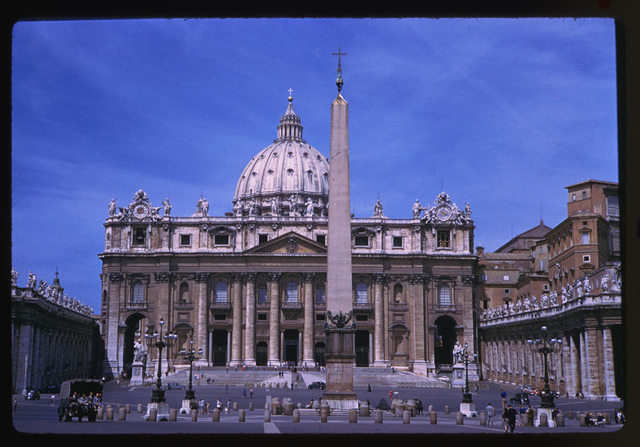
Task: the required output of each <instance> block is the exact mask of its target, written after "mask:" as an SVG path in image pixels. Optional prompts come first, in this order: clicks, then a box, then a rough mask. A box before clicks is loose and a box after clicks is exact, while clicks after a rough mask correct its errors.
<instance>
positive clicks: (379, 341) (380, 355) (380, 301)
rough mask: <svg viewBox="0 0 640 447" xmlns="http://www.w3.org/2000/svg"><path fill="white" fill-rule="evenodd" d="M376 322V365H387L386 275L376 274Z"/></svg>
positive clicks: (374, 362) (374, 363)
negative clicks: (385, 353)
mask: <svg viewBox="0 0 640 447" xmlns="http://www.w3.org/2000/svg"><path fill="white" fill-rule="evenodd" d="M374 279H375V287H374V293H375V298H374V299H375V316H374V318H375V322H374V328H375V329H374V332H375V335H374V351H375V356H374V361H373V365H374V366H376V367H385V366H387V362H385V359H384V297H383V294H382V285H383V282H384V277H383V276H382V275H376V276H375V278H374Z"/></svg>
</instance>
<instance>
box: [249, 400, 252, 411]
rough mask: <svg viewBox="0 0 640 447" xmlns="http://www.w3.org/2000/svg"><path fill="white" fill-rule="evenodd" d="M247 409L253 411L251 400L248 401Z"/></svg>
mask: <svg viewBox="0 0 640 447" xmlns="http://www.w3.org/2000/svg"><path fill="white" fill-rule="evenodd" d="M249 411H253V401H249Z"/></svg>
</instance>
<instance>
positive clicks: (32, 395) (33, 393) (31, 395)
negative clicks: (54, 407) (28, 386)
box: [27, 390, 40, 400]
mask: <svg viewBox="0 0 640 447" xmlns="http://www.w3.org/2000/svg"><path fill="white" fill-rule="evenodd" d="M27 400H40V391H38V390H29V392H28V393H27Z"/></svg>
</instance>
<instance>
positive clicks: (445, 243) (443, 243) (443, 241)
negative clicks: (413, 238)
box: [438, 230, 451, 248]
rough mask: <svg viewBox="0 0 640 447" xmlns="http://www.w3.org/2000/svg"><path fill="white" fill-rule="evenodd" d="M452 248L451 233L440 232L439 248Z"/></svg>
mask: <svg viewBox="0 0 640 447" xmlns="http://www.w3.org/2000/svg"><path fill="white" fill-rule="evenodd" d="M450 246H451V240H450V238H449V231H448V230H447V231H438V248H449V247H450Z"/></svg>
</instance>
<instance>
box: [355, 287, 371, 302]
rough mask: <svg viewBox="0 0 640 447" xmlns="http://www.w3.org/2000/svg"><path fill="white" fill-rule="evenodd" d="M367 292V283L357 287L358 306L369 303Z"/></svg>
mask: <svg viewBox="0 0 640 447" xmlns="http://www.w3.org/2000/svg"><path fill="white" fill-rule="evenodd" d="M367 292H368V290H367V285H366V284H365V283H362V282H361V283H358V284H357V285H356V304H367V303H368V302H369V297H368V296H367V295H368V294H367Z"/></svg>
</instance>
